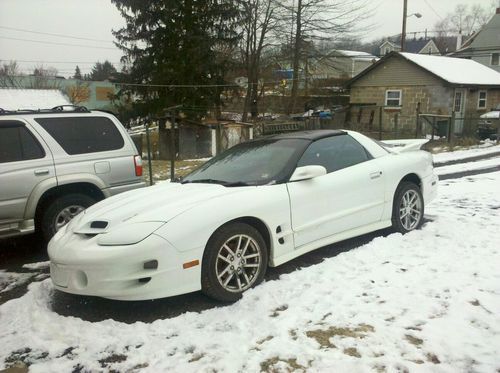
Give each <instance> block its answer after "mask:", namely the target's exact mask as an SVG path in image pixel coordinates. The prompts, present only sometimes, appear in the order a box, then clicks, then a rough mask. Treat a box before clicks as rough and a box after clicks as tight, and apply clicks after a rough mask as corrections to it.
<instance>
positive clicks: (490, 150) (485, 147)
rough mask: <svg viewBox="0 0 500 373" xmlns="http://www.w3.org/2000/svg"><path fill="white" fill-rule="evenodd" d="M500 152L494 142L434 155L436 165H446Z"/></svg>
mask: <svg viewBox="0 0 500 373" xmlns="http://www.w3.org/2000/svg"><path fill="white" fill-rule="evenodd" d="M498 152H500V145H495V142H493V141H485V142H484V143H482V144H481V145H478V146H473V147H470V148H469V149H464V150H455V151H453V152H442V153H437V154H434V155H433V158H434V162H435V163H445V162H449V161H456V160H465V159H467V158H471V157H476V156H487V155H491V154H494V153H498Z"/></svg>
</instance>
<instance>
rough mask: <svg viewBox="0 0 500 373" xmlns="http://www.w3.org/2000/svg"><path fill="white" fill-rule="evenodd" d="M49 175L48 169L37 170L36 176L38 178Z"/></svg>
mask: <svg viewBox="0 0 500 373" xmlns="http://www.w3.org/2000/svg"><path fill="white" fill-rule="evenodd" d="M48 174H49V170H47V169H43V170H35V175H36V176H41V175H48Z"/></svg>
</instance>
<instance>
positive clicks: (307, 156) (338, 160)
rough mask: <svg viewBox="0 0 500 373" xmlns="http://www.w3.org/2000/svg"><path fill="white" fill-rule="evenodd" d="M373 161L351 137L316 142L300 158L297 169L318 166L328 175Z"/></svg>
mask: <svg viewBox="0 0 500 373" xmlns="http://www.w3.org/2000/svg"><path fill="white" fill-rule="evenodd" d="M369 159H371V157H370V156H369V154H368V153H367V151H366V150H365V148H364V147H363V146H362V145H361V144H360V143H358V142H357V141H356V140H354V139H353V138H352V137H351V136H349V135H339V136H331V137H326V138H324V139H320V140H316V141H314V142H313V143H312V144H311V145H309V147H308V148H307V149H306V151H305V152H304V154H303V155H302V157H301V158H300V160H299V162H298V164H297V167H302V166H312V165H318V166H323V167H325V168H326V171H327V172H328V173H330V172H333V171H337V170H340V169H342V168H346V167H350V166H353V165H355V164H358V163H361V162H365V161H368V160H369Z"/></svg>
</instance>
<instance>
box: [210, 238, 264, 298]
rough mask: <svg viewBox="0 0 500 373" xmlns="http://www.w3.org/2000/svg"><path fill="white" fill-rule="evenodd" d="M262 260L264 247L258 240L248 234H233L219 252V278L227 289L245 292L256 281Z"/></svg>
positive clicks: (216, 264) (217, 270) (217, 267)
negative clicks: (262, 247)
mask: <svg viewBox="0 0 500 373" xmlns="http://www.w3.org/2000/svg"><path fill="white" fill-rule="evenodd" d="M261 260H262V249H261V247H260V246H259V244H258V243H257V241H255V240H254V239H253V238H252V237H250V236H248V235H246V234H239V235H235V236H232V237H230V238H229V239H228V240H226V242H224V244H223V245H222V246H221V247H220V248H219V251H218V253H217V260H216V262H215V273H216V275H217V280H218V281H219V283H220V285H221V286H222V287H223V288H224V289H225V290H227V291H230V292H233V293H240V292H243V291H245V290H246V289H248V288H250V287H251V286H252V285H253V284H254V282H255V281H256V279H257V277H258V275H259V271H260V265H261Z"/></svg>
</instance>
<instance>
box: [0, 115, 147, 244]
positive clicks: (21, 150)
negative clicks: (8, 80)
mask: <svg viewBox="0 0 500 373" xmlns="http://www.w3.org/2000/svg"><path fill="white" fill-rule="evenodd" d="M143 186H145V182H144V180H143V178H142V160H141V157H140V156H139V155H138V153H137V149H136V147H135V145H134V143H133V142H132V140H131V139H130V136H129V135H128V134H127V132H126V130H125V128H124V127H123V126H122V124H121V123H120V122H119V121H118V119H117V118H116V117H115V116H113V115H111V114H107V113H103V112H99V111H89V110H87V109H86V108H84V107H70V108H67V107H62V106H61V107H56V108H54V109H47V110H20V111H5V110H1V109H0V238H2V237H9V236H17V235H22V234H27V233H32V232H34V231H35V230H37V231H40V232H41V233H42V234H43V236H44V237H45V239H46V240H49V239H50V238H51V237H52V236H53V235H54V234H55V233H56V232H57V231H58V230H59V229H61V227H63V226H64V225H65V224H67V223H68V222H69V221H70V220H71V219H72V218H73V217H74V216H76V215H78V214H79V213H80V212H81V211H82V210H84V209H85V208H87V207H89V206H90V205H92V204H94V203H95V202H97V201H100V200H102V199H104V198H107V197H110V196H112V195H115V194H118V193H121V192H125V191H127V190H131V189H136V188H140V187H143Z"/></svg>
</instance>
